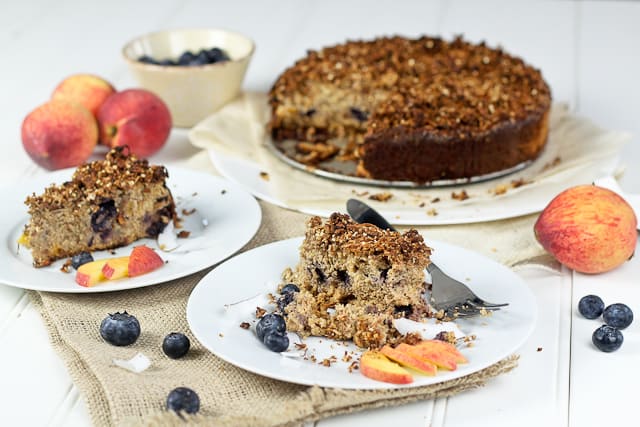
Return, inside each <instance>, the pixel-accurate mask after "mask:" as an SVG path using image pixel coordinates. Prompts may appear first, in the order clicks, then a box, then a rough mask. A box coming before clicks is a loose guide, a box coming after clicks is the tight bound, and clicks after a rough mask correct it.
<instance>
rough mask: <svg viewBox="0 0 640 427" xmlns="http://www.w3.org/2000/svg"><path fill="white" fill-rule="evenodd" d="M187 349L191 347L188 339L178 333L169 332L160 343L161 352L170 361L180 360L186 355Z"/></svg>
mask: <svg viewBox="0 0 640 427" xmlns="http://www.w3.org/2000/svg"><path fill="white" fill-rule="evenodd" d="M189 347H191V342H190V341H189V338H187V336H186V335H185V334H182V333H180V332H171V333H170V334H169V335H167V336H166V337H164V341H162V351H164V354H166V355H167V356H169V357H170V358H172V359H180V358H181V357H182V356H184V355H185V354H187V352H188V351H189Z"/></svg>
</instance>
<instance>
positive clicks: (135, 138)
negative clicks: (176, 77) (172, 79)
mask: <svg viewBox="0 0 640 427" xmlns="http://www.w3.org/2000/svg"><path fill="white" fill-rule="evenodd" d="M98 124H99V126H100V140H101V141H102V143H103V144H105V145H108V146H109V147H117V146H122V145H128V146H129V150H131V153H132V154H135V155H136V156H137V157H149V156H151V155H152V154H154V153H155V152H157V151H158V150H160V149H161V148H162V147H163V146H164V144H165V143H166V142H167V138H168V137H169V133H170V132H171V113H170V112H169V109H168V108H167V105H166V104H165V103H164V101H162V100H161V99H160V98H159V97H158V96H157V95H155V94H154V93H152V92H150V91H148V90H145V89H128V90H123V91H122V92H116V93H114V94H113V95H111V96H110V97H109V98H107V100H106V101H105V102H104V103H103V104H102V106H101V107H100V109H99V110H98Z"/></svg>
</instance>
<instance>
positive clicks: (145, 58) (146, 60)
mask: <svg viewBox="0 0 640 427" xmlns="http://www.w3.org/2000/svg"><path fill="white" fill-rule="evenodd" d="M138 61H140V62H144V63H145V64H157V63H158V62H157V61H156V60H155V59H153V58H152V57H150V56H149V55H142V56H141V57H139V58H138Z"/></svg>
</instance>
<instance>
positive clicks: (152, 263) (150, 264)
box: [128, 245, 164, 277]
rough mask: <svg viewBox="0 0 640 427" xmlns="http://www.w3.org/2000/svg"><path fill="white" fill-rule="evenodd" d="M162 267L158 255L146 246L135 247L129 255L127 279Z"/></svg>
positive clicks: (161, 261) (162, 263)
mask: <svg viewBox="0 0 640 427" xmlns="http://www.w3.org/2000/svg"><path fill="white" fill-rule="evenodd" d="M163 265H164V261H163V260H162V258H160V255H158V254H157V253H156V251H154V250H153V249H151V248H150V247H148V246H145V245H141V246H136V247H134V248H133V250H132V251H131V255H129V265H128V268H129V277H134V276H140V275H141V274H145V273H149V272H150V271H153V270H156V269H158V268H160V267H162V266H163Z"/></svg>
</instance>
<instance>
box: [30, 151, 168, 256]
mask: <svg viewBox="0 0 640 427" xmlns="http://www.w3.org/2000/svg"><path fill="white" fill-rule="evenodd" d="M127 152H128V149H127V148H126V147H125V148H123V147H118V148H114V149H113V150H111V151H110V152H109V153H108V154H107V156H106V159H105V160H100V161H94V162H91V163H87V164H85V165H82V166H80V167H78V169H77V170H76V171H75V173H74V174H73V177H72V179H71V181H68V182H65V183H63V184H61V185H55V184H54V185H51V186H50V187H48V188H46V189H45V191H44V193H43V194H42V195H39V196H36V195H35V194H33V195H31V196H29V197H27V199H26V200H25V204H26V205H27V206H28V207H29V215H30V216H31V218H30V219H29V222H28V223H27V225H26V226H25V228H24V234H23V236H22V237H21V239H20V243H22V244H24V245H25V246H27V247H28V248H29V249H31V255H32V256H33V265H34V266H35V267H43V266H47V265H49V264H51V263H52V262H53V261H55V260H56V259H60V258H64V257H69V256H72V255H75V254H77V253H79V252H82V251H89V252H91V251H97V250H102V249H111V248H115V247H119V246H124V245H128V244H129V243H131V242H133V241H135V240H138V239H141V238H143V237H156V236H157V235H158V234H159V233H160V232H162V230H164V228H165V226H166V225H167V224H168V223H169V221H172V220H173V219H174V218H175V215H176V213H175V204H174V201H173V197H172V195H171V192H170V191H169V189H168V188H167V186H166V183H165V179H166V178H167V177H168V173H167V170H166V169H165V168H164V167H163V166H151V165H149V163H148V162H147V160H141V159H137V158H136V157H135V156H133V155H128V153H127Z"/></svg>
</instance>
